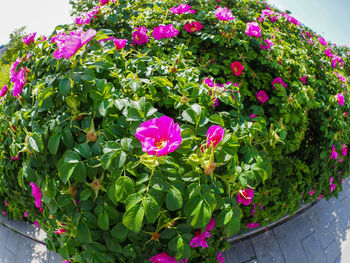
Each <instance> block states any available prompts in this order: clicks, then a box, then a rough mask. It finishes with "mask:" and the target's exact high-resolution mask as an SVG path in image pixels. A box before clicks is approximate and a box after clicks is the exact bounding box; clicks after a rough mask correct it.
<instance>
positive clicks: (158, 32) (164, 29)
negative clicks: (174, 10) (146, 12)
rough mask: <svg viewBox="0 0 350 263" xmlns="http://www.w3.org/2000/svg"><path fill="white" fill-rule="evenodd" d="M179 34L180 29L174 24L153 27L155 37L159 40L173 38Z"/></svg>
mask: <svg viewBox="0 0 350 263" xmlns="http://www.w3.org/2000/svg"><path fill="white" fill-rule="evenodd" d="M178 34H179V31H178V30H176V29H175V28H174V26H173V25H171V24H170V25H166V26H164V25H160V26H158V27H156V28H154V29H153V33H152V35H153V37H154V38H155V39H157V40H159V39H162V38H171V37H175V36H177V35H178Z"/></svg>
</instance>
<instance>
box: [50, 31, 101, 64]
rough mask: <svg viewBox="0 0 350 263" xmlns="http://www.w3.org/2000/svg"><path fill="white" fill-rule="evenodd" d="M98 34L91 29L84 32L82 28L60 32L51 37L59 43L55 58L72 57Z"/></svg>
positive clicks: (53, 41)
mask: <svg viewBox="0 0 350 263" xmlns="http://www.w3.org/2000/svg"><path fill="white" fill-rule="evenodd" d="M95 35H96V31H95V30H93V29H89V30H88V31H86V32H83V30H82V29H81V28H79V29H77V30H73V31H70V32H69V35H67V34H66V33H58V34H57V35H56V36H54V37H53V38H52V39H51V43H55V44H56V45H57V49H56V51H55V52H54V53H53V56H54V58H55V59H59V58H65V59H69V58H70V57H72V56H73V55H74V54H75V53H76V52H77V51H78V50H79V49H80V48H81V47H83V46H84V45H85V44H86V43H87V42H89V41H90V40H91V39H92V38H93V37H94V36H95Z"/></svg>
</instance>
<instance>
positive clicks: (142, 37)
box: [132, 26, 149, 45]
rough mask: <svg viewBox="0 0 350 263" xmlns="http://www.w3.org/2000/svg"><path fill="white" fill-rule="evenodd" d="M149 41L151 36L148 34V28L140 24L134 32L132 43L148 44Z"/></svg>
mask: <svg viewBox="0 0 350 263" xmlns="http://www.w3.org/2000/svg"><path fill="white" fill-rule="evenodd" d="M148 41H149V36H148V35H147V28H145V27H144V26H140V27H139V28H137V29H136V31H135V32H134V33H132V43H133V44H136V45H142V44H146V43H148Z"/></svg>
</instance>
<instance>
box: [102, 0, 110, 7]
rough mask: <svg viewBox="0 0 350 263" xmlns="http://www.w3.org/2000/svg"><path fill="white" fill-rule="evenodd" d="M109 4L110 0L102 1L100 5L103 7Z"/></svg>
mask: <svg viewBox="0 0 350 263" xmlns="http://www.w3.org/2000/svg"><path fill="white" fill-rule="evenodd" d="M108 3H109V0H100V4H101V5H102V6H103V5H106V4H108Z"/></svg>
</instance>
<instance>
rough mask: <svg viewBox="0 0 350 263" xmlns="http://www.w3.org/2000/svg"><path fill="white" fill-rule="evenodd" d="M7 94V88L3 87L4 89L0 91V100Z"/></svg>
mask: <svg viewBox="0 0 350 263" xmlns="http://www.w3.org/2000/svg"><path fill="white" fill-rule="evenodd" d="M6 93H7V86H6V85H4V87H3V88H2V89H1V91H0V98H2V97H4V96H5V95H6Z"/></svg>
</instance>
